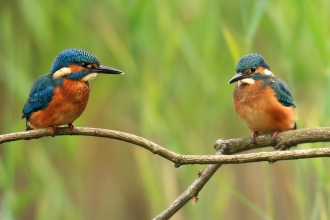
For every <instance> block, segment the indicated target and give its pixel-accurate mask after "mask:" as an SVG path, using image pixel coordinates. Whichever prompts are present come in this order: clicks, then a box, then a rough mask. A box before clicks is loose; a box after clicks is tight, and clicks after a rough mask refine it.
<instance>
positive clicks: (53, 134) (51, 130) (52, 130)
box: [48, 126, 56, 137]
mask: <svg viewBox="0 0 330 220" xmlns="http://www.w3.org/2000/svg"><path fill="white" fill-rule="evenodd" d="M48 130H49V131H50V132H52V137H54V136H55V131H56V130H55V127H52V126H49V127H48Z"/></svg>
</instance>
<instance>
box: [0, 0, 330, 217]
mask: <svg viewBox="0 0 330 220" xmlns="http://www.w3.org/2000/svg"><path fill="white" fill-rule="evenodd" d="M0 3H1V4H0V5H1V7H0V62H1V65H0V73H1V78H0V99H1V100H2V108H0V113H1V114H0V124H1V126H0V133H11V132H17V131H22V130H24V128H25V121H24V120H20V117H21V109H22V107H23V105H24V103H25V101H26V99H27V97H28V93H29V91H30V87H31V86H32V83H33V82H34V80H35V79H36V78H37V77H39V76H40V75H42V74H45V73H47V72H48V71H49V69H50V66H51V64H52V61H53V59H54V58H55V56H56V55H57V54H58V53H59V52H61V51H62V50H64V49H66V48H71V47H76V48H80V49H85V50H88V51H90V52H91V53H92V54H94V55H96V56H97V57H98V58H99V60H100V61H101V63H102V64H104V65H108V66H112V67H115V68H118V69H121V70H123V71H124V72H125V73H126V74H125V75H122V76H104V75H103V76H99V77H97V78H96V79H95V80H94V81H92V82H91V97H90V101H89V104H88V106H87V109H86V111H85V112H84V114H83V115H82V116H81V117H80V118H79V119H78V120H77V121H76V122H75V126H90V127H101V128H108V129H114V130H120V131H124V132H129V133H133V134H136V135H140V136H142V137H145V138H147V139H149V140H152V141H154V142H156V143H158V144H160V145H162V146H164V147H166V148H168V149H170V150H172V151H175V152H177V153H182V154H214V153H215V151H214V149H213V144H214V142H215V141H216V140H217V139H218V138H226V139H227V138H235V137H244V136H249V135H251V132H250V131H249V130H248V128H247V127H246V126H245V124H244V123H243V122H242V121H240V120H239V119H238V117H237V116H236V114H235V111H234V108H233V106H232V104H231V98H232V93H233V90H234V86H233V85H228V84H227V82H228V80H229V79H230V78H231V77H232V76H233V75H234V74H235V64H236V62H237V60H238V59H239V57H240V56H242V55H244V54H247V53H259V54H262V55H263V56H264V57H265V59H266V61H267V63H268V64H269V65H270V66H271V69H272V71H273V73H274V74H275V75H276V76H278V77H279V78H282V79H283V80H285V81H286V82H288V84H289V85H290V86H291V88H292V90H293V95H294V99H295V102H296V106H297V114H298V117H299V119H298V127H300V128H303V127H314V126H330V102H329V100H328V96H327V94H329V93H330V1H327V0H303V1H300V0H292V1H275V0H273V1H271V0H255V1H245V0H240V1H224V0H222V1H221V0H203V1H201V0H199V1H198V0H176V1H174V0H167V1H164V0H158V1H151V0H144V1H143V0H141V1H138V0H124V1H122V0H112V1H97V0H96V1H87V0H79V1H78V0H72V1H63V0H62V1H61V0H60V1H55V0H49V1H41V0H30V1H26V0H12V1H8V0H7V1H6V0H0ZM322 146H328V144H306V145H299V146H298V149H304V148H315V147H322ZM262 150H272V149H262ZM329 166H330V161H329V160H328V159H325V158H324V159H309V160H300V161H287V162H278V163H275V164H271V165H270V164H267V163H255V164H242V165H226V166H223V167H222V168H221V169H220V170H219V171H218V172H217V174H216V175H215V176H214V177H213V179H211V181H210V182H209V183H208V184H207V185H206V187H205V188H204V189H203V190H202V191H201V193H200V194H199V202H198V203H197V204H196V205H192V204H191V203H190V204H187V205H186V206H185V207H184V208H183V209H182V210H180V211H179V212H178V213H177V214H176V215H175V216H174V217H173V219H302V220H304V219H329V218H330V201H329V194H330V178H329V170H328V168H329ZM203 167H204V166H184V167H182V168H180V169H175V168H174V167H173V164H171V163H170V162H169V161H165V160H164V159H162V158H160V157H158V156H155V155H153V154H151V153H150V152H147V151H146V150H144V149H142V148H139V147H136V146H132V145H130V144H127V143H122V142H119V141H114V140H113V141H112V140H106V139H99V138H92V137H70V136H64V137H55V138H42V139H38V140H31V141H18V142H14V143H6V144H3V145H1V146H0V219H7V220H11V219H38V220H39V219H40V220H41V219H48V220H52V219H70V220H72V219H150V218H152V217H154V216H156V215H157V214H158V213H160V212H161V211H162V210H163V209H165V208H167V207H168V206H169V205H170V204H171V203H172V202H173V200H174V199H175V198H176V197H177V196H178V195H179V194H180V193H181V192H182V191H184V190H185V189H186V188H187V187H188V186H189V185H190V184H191V183H192V181H193V180H194V179H195V178H196V177H197V171H198V170H200V169H203Z"/></svg>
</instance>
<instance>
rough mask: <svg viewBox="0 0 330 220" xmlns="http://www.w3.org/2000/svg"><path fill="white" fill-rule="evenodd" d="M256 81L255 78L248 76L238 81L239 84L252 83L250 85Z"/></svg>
mask: <svg viewBox="0 0 330 220" xmlns="http://www.w3.org/2000/svg"><path fill="white" fill-rule="evenodd" d="M254 82H255V80H254V79H251V78H246V79H242V80H239V81H238V86H240V85H243V84H250V85H253V84H254Z"/></svg>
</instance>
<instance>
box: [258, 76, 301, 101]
mask: <svg viewBox="0 0 330 220" xmlns="http://www.w3.org/2000/svg"><path fill="white" fill-rule="evenodd" d="M252 79H254V80H263V87H267V86H270V87H271V88H272V89H273V90H274V91H275V94H276V96H277V99H278V101H279V102H280V103H281V104H282V105H284V106H286V107H290V106H293V107H296V106H295V104H294V102H293V99H292V95H291V89H290V87H289V85H288V84H286V82H284V81H283V80H281V79H278V78H276V77H274V76H269V75H265V74H261V73H256V74H253V75H252Z"/></svg>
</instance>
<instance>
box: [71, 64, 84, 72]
mask: <svg viewBox="0 0 330 220" xmlns="http://www.w3.org/2000/svg"><path fill="white" fill-rule="evenodd" d="M69 68H70V69H71V72H72V73H75V72H79V71H81V70H83V69H85V68H83V67H82V66H77V65H70V66H69Z"/></svg>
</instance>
